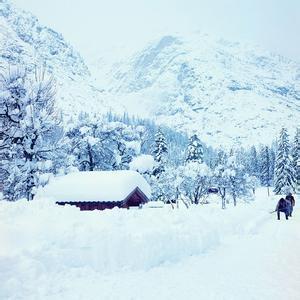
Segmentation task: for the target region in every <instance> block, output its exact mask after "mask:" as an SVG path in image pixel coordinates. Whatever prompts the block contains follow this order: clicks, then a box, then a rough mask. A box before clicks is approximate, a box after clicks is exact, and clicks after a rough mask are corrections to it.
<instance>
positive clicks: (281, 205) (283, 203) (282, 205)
mask: <svg viewBox="0 0 300 300" xmlns="http://www.w3.org/2000/svg"><path fill="white" fill-rule="evenodd" d="M275 211H277V220H280V212H283V213H284V214H285V218H286V219H287V220H288V219H289V215H290V203H289V201H287V200H285V199H284V198H281V199H280V200H279V201H278V203H277V206H276V209H275Z"/></svg>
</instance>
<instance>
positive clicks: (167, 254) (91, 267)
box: [0, 198, 283, 299]
mask: <svg viewBox="0 0 300 300" xmlns="http://www.w3.org/2000/svg"><path fill="white" fill-rule="evenodd" d="M273 204H274V203H273V202H272V201H269V200H265V199H262V198H261V199H260V201H256V202H253V203H251V204H246V203H241V204H240V205H239V206H238V207H236V208H233V207H232V205H230V207H229V208H228V209H226V210H221V209H220V205H216V204H215V203H212V204H209V205H204V206H201V205H199V206H197V207H191V208H190V209H186V208H184V207H182V208H180V209H174V210H172V209H171V208H170V207H164V208H153V209H151V208H148V209H146V208H144V209H132V210H124V209H113V210H106V211H102V212H98V211H92V212H81V211H79V210H78V209H77V208H75V207H68V206H66V207H61V206H57V205H55V204H54V203H53V202H51V201H48V200H46V199H40V200H35V201H32V202H27V201H25V200H24V201H19V202H17V203H8V202H0V243H1V249H0V282H1V283H2V284H1V289H0V299H61V297H62V295H68V296H69V298H71V299H80V293H79V294H78V295H77V292H78V291H80V292H83V291H84V290H85V288H84V286H85V285H87V286H89V289H91V293H92V294H91V295H94V294H93V286H94V285H95V286H94V288H95V289H96V290H99V289H98V288H96V286H97V285H98V284H99V283H97V281H96V278H99V276H100V277H101V276H102V277H101V278H102V279H103V276H104V278H105V276H107V277H108V278H118V276H121V275H118V274H140V275H141V274H144V273H145V272H146V273H147V274H151V273H152V272H154V273H155V271H154V270H156V269H157V268H158V269H157V270H161V269H166V270H168V269H170V270H172V268H175V266H176V265H178V264H179V265H180V264H181V263H183V262H185V261H187V260H190V259H192V258H193V257H194V258H195V259H196V258H197V257H198V256H200V257H203V255H204V256H206V255H207V254H209V253H210V252H212V251H216V249H222V247H223V246H222V245H224V243H225V244H226V243H227V242H228V241H230V240H232V239H238V238H239V237H245V236H249V237H251V236H254V235H255V234H257V233H258V232H259V231H260V228H261V227H262V226H263V225H264V224H265V223H266V222H267V221H268V220H270V214H269V213H268V212H269V211H270V210H272V208H273V206H274V205H273ZM272 218H274V219H275V216H273V217H272ZM282 221H283V220H282ZM169 273H170V272H169ZM182 276H183V275H182ZM93 280H95V282H93ZM73 281H74V282H73ZM72 282H73V283H72ZM81 284H82V286H81ZM93 284H94V285H93ZM109 284H112V282H110V283H109ZM75 285H76V288H75ZM103 285H105V283H103V282H102V283H101V286H103ZM74 289H75V290H76V291H77V292H76V293H74V294H73V292H72V291H73V290H74ZM103 293H104V294H105V295H109V290H105V291H103ZM128 293H129V294H128V299H138V297H137V298H130V297H129V295H130V292H129V291H128ZM75 294H76V296H75ZM113 294H114V295H118V293H117V291H114V293H113ZM33 295H35V296H36V298H35V297H33ZM120 295H121V294H120ZM67 298H68V297H67ZM105 299H106V298H105ZM111 299H122V297H120V298H118V297H117V296H116V297H115V298H111ZM123 299H127V298H126V297H125V298H123ZM161 299H162V298H161Z"/></svg>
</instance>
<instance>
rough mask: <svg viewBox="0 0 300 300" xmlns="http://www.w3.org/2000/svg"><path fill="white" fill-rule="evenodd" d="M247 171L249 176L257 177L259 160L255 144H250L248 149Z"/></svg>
mask: <svg viewBox="0 0 300 300" xmlns="http://www.w3.org/2000/svg"><path fill="white" fill-rule="evenodd" d="M247 173H248V174H249V175H250V176H256V177H259V174H260V168H259V160H258V155H257V150H256V147H255V146H252V147H251V149H250V153H249V160H248V168H247Z"/></svg>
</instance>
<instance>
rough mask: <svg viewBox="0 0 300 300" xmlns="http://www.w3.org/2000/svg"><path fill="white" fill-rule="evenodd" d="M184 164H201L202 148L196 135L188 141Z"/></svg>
mask: <svg viewBox="0 0 300 300" xmlns="http://www.w3.org/2000/svg"><path fill="white" fill-rule="evenodd" d="M186 162H199V163H203V146H202V144H201V142H200V140H199V138H198V137H197V135H196V134H194V135H192V136H191V138H190V140H189V144H188V147H187V155H186Z"/></svg>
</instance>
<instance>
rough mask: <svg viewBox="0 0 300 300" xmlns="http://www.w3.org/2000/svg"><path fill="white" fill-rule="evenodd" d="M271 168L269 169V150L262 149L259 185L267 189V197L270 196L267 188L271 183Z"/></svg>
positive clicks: (266, 148)
mask: <svg viewBox="0 0 300 300" xmlns="http://www.w3.org/2000/svg"><path fill="white" fill-rule="evenodd" d="M271 172H272V168H271V157H270V149H269V147H268V146H265V147H263V148H262V153H261V184H262V185H263V186H266V187H268V195H270V192H269V187H270V186H271V182H272V173H271Z"/></svg>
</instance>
